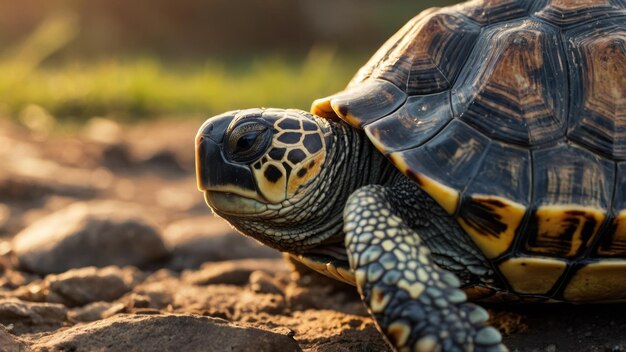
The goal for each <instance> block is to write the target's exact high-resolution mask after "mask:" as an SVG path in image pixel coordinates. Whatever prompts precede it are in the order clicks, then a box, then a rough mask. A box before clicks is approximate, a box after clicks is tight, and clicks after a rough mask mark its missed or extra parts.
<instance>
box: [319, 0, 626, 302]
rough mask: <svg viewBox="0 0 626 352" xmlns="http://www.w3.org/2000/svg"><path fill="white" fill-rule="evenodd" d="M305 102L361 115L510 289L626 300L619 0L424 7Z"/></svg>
mask: <svg viewBox="0 0 626 352" xmlns="http://www.w3.org/2000/svg"><path fill="white" fill-rule="evenodd" d="M312 112H313V113H315V114H317V115H320V116H324V117H328V118H337V117H339V118H341V119H343V120H344V121H346V122H348V123H349V124H350V125H352V126H353V127H356V128H359V129H363V130H364V131H365V133H366V134H367V136H368V137H369V138H370V140H371V142H372V143H373V144H374V145H375V147H376V148H377V149H378V150H379V151H380V152H382V153H384V154H385V155H387V157H388V158H389V159H390V160H391V161H392V162H393V163H394V164H395V165H396V166H397V167H398V168H399V169H400V170H401V171H402V172H403V173H404V174H405V175H406V176H408V177H409V178H411V179H412V180H414V181H415V182H416V183H417V184H418V185H419V186H420V187H421V188H422V189H423V190H425V191H426V192H427V193H429V194H430V195H431V196H432V198H434V199H435V200H436V201H437V202H438V203H439V204H440V205H441V206H442V207H443V208H444V209H445V210H446V211H447V212H448V213H450V214H451V215H452V216H454V217H455V218H456V219H457V221H458V223H459V224H460V225H461V227H462V228H463V229H464V230H465V231H466V232H467V234H468V235H469V236H470V237H471V238H472V239H473V241H474V242H475V243H476V245H477V246H478V247H479V248H480V249H481V250H482V251H483V252H484V254H485V256H486V257H488V258H489V259H490V260H492V263H493V265H494V267H495V268H497V270H498V271H499V273H500V274H501V277H502V278H504V281H505V282H506V285H507V287H508V288H509V289H510V290H512V291H513V292H516V293H519V294H523V295H537V296H542V297H550V298H552V299H557V300H567V301H599V300H613V299H626V295H625V292H626V279H624V277H626V0H543V1H523V0H475V1H470V2H467V3H463V4H459V5H456V6H452V7H447V8H442V9H431V10H427V11H424V12H422V13H421V14H419V15H418V16H417V17H415V18H413V19H412V20H411V21H409V23H407V24H406V25H405V26H404V27H403V28H402V29H400V31H399V32H398V33H396V34H395V35H394V36H393V37H392V38H391V39H389V40H388V41H387V42H386V43H385V44H384V45H383V47H382V48H381V49H380V50H379V51H378V52H377V53H376V54H375V55H374V56H373V57H372V59H371V60H370V61H369V62H368V63H367V64H366V65H365V66H364V67H363V68H361V69H360V70H359V72H358V73H357V74H356V76H355V77H354V79H353V80H352V81H351V82H350V83H349V85H348V87H347V89H346V90H345V91H343V92H340V93H338V94H335V95H333V96H330V97H327V98H323V99H319V100H317V101H315V102H314V103H313V107H312Z"/></svg>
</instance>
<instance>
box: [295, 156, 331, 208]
mask: <svg viewBox="0 0 626 352" xmlns="http://www.w3.org/2000/svg"><path fill="white" fill-rule="evenodd" d="M325 160H326V149H322V150H321V151H320V152H318V153H317V154H315V155H313V156H310V157H309V158H307V159H305V161H304V162H302V163H301V164H299V165H297V166H296V167H294V169H293V171H292V172H291V175H290V177H289V184H288V186H287V197H291V196H293V195H294V194H295V193H296V192H297V191H298V189H299V188H300V186H302V185H305V184H307V183H309V182H310V181H311V180H313V179H314V178H315V177H317V175H319V173H320V171H321V170H322V165H323V164H324V161H325Z"/></svg>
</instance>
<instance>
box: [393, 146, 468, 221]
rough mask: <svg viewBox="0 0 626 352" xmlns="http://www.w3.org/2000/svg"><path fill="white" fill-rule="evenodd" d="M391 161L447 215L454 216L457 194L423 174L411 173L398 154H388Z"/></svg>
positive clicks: (452, 189) (457, 199)
mask: <svg viewBox="0 0 626 352" xmlns="http://www.w3.org/2000/svg"><path fill="white" fill-rule="evenodd" d="M389 158H390V159H391V161H392V162H393V163H394V164H395V165H396V167H398V169H400V171H402V173H404V174H405V175H407V176H408V177H409V178H410V179H412V180H413V181H415V182H416V183H417V184H418V185H419V186H420V188H421V189H423V190H424V191H425V192H426V193H428V194H429V195H430V196H431V197H433V199H434V200H435V201H436V202H437V203H438V204H439V205H440V206H441V207H442V208H443V209H444V210H445V211H446V212H448V214H454V212H455V211H456V207H457V205H458V204H459V192H458V191H457V190H455V189H454V188H451V187H449V186H446V185H444V184H443V183H440V182H438V181H436V180H434V179H432V178H430V177H428V176H426V175H424V174H419V173H416V172H413V171H411V169H409V166H408V165H407V163H406V161H405V160H404V158H403V157H402V155H401V154H400V153H391V154H389Z"/></svg>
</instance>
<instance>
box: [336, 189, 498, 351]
mask: <svg viewBox="0 0 626 352" xmlns="http://www.w3.org/2000/svg"><path fill="white" fill-rule="evenodd" d="M392 192H393V191H392V190H391V189H387V188H385V187H383V186H377V185H376V186H374V185H372V186H366V187H363V188H361V189H359V190H357V191H356V192H354V193H353V194H352V195H351V196H350V199H349V200H348V203H347V205H346V208H345V209H344V232H345V234H346V248H347V251H348V256H349V260H350V267H351V268H352V270H354V272H355V276H356V283H357V287H358V290H359V293H360V294H361V298H362V299H363V301H364V302H365V304H366V305H367V307H368V309H369V311H370V313H371V314H372V316H373V317H374V319H375V320H376V323H377V325H378V328H379V329H380V330H381V331H382V332H383V334H384V335H385V336H386V338H387V340H388V342H389V343H390V344H391V345H392V346H393V347H394V348H395V349H397V350H398V351H419V352H422V351H424V352H425V351H475V352H495V351H506V348H505V347H504V345H502V343H501V341H502V337H501V336H500V333H499V332H498V331H497V330H496V329H494V328H493V327H490V326H488V325H487V324H486V321H487V319H488V317H489V316H488V314H487V312H486V311H485V310H484V309H483V308H481V307H479V306H477V305H475V304H472V303H468V302H467V297H466V295H465V293H464V292H463V291H462V290H461V289H460V288H459V287H460V281H459V279H458V278H457V277H456V276H455V275H454V274H452V273H451V272H448V271H446V270H443V269H441V268H440V267H438V266H437V265H436V264H435V263H434V262H433V260H432V257H431V253H430V250H429V249H428V247H427V246H426V245H425V244H424V243H423V241H422V240H421V239H420V235H419V234H418V233H417V232H416V231H415V230H413V229H411V228H410V227H408V226H407V225H405V222H404V221H403V220H402V219H401V218H400V217H399V216H398V215H396V214H398V213H399V212H398V211H396V210H395V209H394V208H393V206H392V205H391V204H392V202H389V201H388V197H393V196H394V194H392ZM395 196H397V195H395Z"/></svg>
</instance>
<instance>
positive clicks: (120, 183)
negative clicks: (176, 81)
mask: <svg viewBox="0 0 626 352" xmlns="http://www.w3.org/2000/svg"><path fill="white" fill-rule="evenodd" d="M198 127H199V123H198V122H193V123H191V122H181V121H171V120H170V121H168V122H152V123H144V124H141V125H134V126H120V125H118V124H116V123H114V122H112V121H109V120H105V119H93V120H91V121H89V123H88V124H87V125H86V126H85V127H84V128H82V129H80V130H79V131H77V132H76V133H72V134H71V135H55V136H47V135H45V134H42V133H41V131H40V132H33V131H29V130H27V129H25V128H22V127H18V126H16V125H12V124H8V123H2V124H0V352H5V351H31V350H33V351H297V350H303V351H387V350H388V348H387V347H386V345H385V343H384V341H383V340H382V338H381V337H380V335H379V334H378V332H377V331H376V329H375V327H374V325H373V322H372V320H371V319H370V318H369V317H368V316H367V313H366V311H365V309H364V307H363V306H362V304H361V303H360V302H359V299H358V296H357V295H356V293H355V290H354V289H353V288H352V287H350V286H347V285H343V284H339V283H335V282H331V281H330V280H329V279H326V278H323V277H319V276H317V275H314V274H312V273H309V272H306V271H303V270H300V271H294V270H292V265H293V264H292V263H289V262H288V261H287V260H286V259H284V258H283V257H281V255H280V254H279V253H276V252H274V251H272V250H269V249H267V248H264V247H261V246H260V245H258V244H257V243H256V242H254V241H252V240H250V239H247V238H245V237H242V236H240V235H237V234H235V233H233V231H232V230H231V229H230V227H229V226H227V225H226V224H224V223H223V222H222V221H221V220H220V219H216V218H214V217H212V216H211V214H210V211H209V209H208V208H207V207H206V205H205V204H204V201H203V199H202V195H201V194H200V193H199V192H198V191H197V190H196V188H195V179H194V165H193V162H194V160H193V159H194V156H193V140H194V139H193V138H194V135H195V132H196V130H197V128H198ZM488 309H489V310H490V312H491V314H492V320H493V323H494V324H495V326H496V327H498V328H499V329H500V330H501V331H502V332H503V334H504V341H505V343H506V344H507V345H508V346H509V348H510V349H511V351H546V352H553V351H615V352H617V351H624V350H626V305H625V304H607V305H583V306H574V305H565V304H551V305H546V304H535V305H532V304H526V305H496V306H488Z"/></svg>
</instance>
